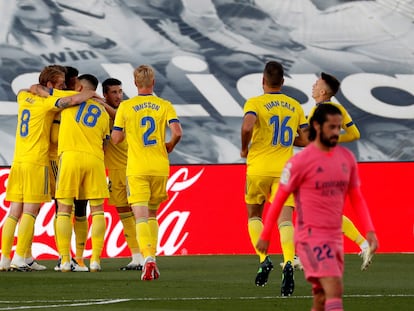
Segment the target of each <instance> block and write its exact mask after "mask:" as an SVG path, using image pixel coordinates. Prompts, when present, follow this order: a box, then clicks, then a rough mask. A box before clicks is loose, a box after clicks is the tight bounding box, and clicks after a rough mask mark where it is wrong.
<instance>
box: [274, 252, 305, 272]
mask: <svg viewBox="0 0 414 311" xmlns="http://www.w3.org/2000/svg"><path fill="white" fill-rule="evenodd" d="M284 265H285V263H284V262H281V263H280V267H281V268H282V269H283V268H284ZM293 269H295V270H300V271H302V270H303V266H302V262H301V261H300V258H299V257H298V256H296V255H295V257H293Z"/></svg>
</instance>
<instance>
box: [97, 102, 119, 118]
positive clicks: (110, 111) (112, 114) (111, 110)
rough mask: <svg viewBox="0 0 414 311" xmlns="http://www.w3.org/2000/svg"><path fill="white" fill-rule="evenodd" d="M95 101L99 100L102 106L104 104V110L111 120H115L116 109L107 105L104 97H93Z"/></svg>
mask: <svg viewBox="0 0 414 311" xmlns="http://www.w3.org/2000/svg"><path fill="white" fill-rule="evenodd" d="M95 100H96V101H97V102H99V103H100V104H101V105H102V106H104V108H105V110H106V112H107V113H108V114H109V117H110V118H111V119H112V120H115V116H116V109H115V108H113V107H111V106H110V105H108V104H107V103H106V101H105V99H95Z"/></svg>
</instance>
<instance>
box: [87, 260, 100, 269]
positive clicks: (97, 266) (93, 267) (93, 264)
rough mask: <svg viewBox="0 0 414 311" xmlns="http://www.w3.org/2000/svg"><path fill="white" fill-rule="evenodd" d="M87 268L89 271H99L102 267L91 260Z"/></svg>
mask: <svg viewBox="0 0 414 311" xmlns="http://www.w3.org/2000/svg"><path fill="white" fill-rule="evenodd" d="M89 270H90V271H91V272H99V271H102V268H101V265H100V264H99V263H97V262H96V261H93V262H91V264H90V265H89Z"/></svg>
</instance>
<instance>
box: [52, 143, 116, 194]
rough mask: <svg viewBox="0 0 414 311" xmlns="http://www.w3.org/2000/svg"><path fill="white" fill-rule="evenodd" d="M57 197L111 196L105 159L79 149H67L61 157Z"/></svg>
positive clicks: (57, 180)
mask: <svg viewBox="0 0 414 311" xmlns="http://www.w3.org/2000/svg"><path fill="white" fill-rule="evenodd" d="M55 196H56V198H57V199H67V198H75V199H79V200H90V199H104V198H108V197H109V192H108V185H107V182H106V174H105V165H104V162H103V160H101V159H99V158H97V157H95V156H93V155H91V154H88V153H85V152H78V151H65V152H63V153H62V154H61V156H60V159H59V171H58V176H57V179H56V195H55Z"/></svg>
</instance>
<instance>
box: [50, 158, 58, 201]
mask: <svg viewBox="0 0 414 311" xmlns="http://www.w3.org/2000/svg"><path fill="white" fill-rule="evenodd" d="M57 173H58V161H57V160H55V159H53V160H52V159H51V160H50V161H49V183H50V195H51V196H52V199H53V198H54V197H55V190H56V177H57Z"/></svg>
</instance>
